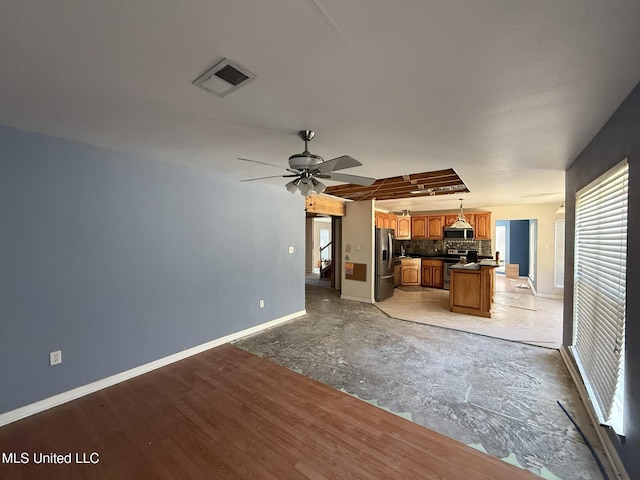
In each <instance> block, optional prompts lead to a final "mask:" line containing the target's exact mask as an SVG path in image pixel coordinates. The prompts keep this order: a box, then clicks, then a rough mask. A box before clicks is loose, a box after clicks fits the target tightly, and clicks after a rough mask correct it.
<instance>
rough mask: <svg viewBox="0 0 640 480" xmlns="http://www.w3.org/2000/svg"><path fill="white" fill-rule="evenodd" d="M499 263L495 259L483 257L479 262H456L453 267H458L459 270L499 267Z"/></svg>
mask: <svg viewBox="0 0 640 480" xmlns="http://www.w3.org/2000/svg"><path fill="white" fill-rule="evenodd" d="M497 266H498V264H497V263H496V262H495V260H493V259H483V260H480V261H479V262H470V263H454V264H453V265H451V268H457V269H459V270H480V267H494V268H495V267H497Z"/></svg>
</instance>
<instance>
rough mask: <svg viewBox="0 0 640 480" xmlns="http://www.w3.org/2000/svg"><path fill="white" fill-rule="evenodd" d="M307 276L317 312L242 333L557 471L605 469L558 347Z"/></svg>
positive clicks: (497, 449)
mask: <svg viewBox="0 0 640 480" xmlns="http://www.w3.org/2000/svg"><path fill="white" fill-rule="evenodd" d="M311 283H313V282H310V283H308V284H307V296H306V308H307V312H308V313H307V315H305V316H303V317H300V318H298V319H296V320H292V321H290V322H288V323H286V324H283V325H280V326H278V327H275V328H273V329H269V330H266V331H264V332H261V333H259V334H256V335H253V336H250V337H246V338H244V339H242V340H240V341H237V342H235V344H236V345H237V346H238V347H241V348H243V349H245V350H248V351H250V352H253V353H255V354H257V355H260V356H262V357H265V358H269V359H271V360H272V361H274V362H276V363H279V364H281V365H283V366H286V367H288V368H290V369H292V370H295V371H298V372H299V373H302V374H304V375H306V376H308V377H311V378H313V379H315V380H318V381H320V382H322V383H325V384H327V385H330V386H332V387H334V388H336V389H341V390H343V391H345V392H347V393H349V394H351V395H354V396H357V397H359V398H361V399H363V400H365V401H368V402H371V403H374V404H376V405H378V406H379V407H381V408H385V409H388V410H390V411H392V412H394V413H396V414H400V415H403V416H405V417H407V418H409V419H410V420H412V421H414V422H416V423H418V424H421V425H423V426H425V427H428V428H431V429H433V430H436V431H438V432H440V433H442V434H444V435H447V436H449V437H451V438H454V439H456V440H458V441H461V442H463V443H466V444H468V445H471V446H474V447H476V448H478V449H480V450H483V451H486V452H487V453H489V454H490V455H493V456H495V457H498V458H501V459H504V460H505V461H508V462H510V463H514V464H516V465H518V466H521V467H522V468H527V469H528V470H530V471H531V472H533V473H535V474H537V475H540V476H542V477H544V478H550V479H557V478H559V479H562V480H570V479H587V480H591V479H594V480H595V479H600V478H602V476H601V474H600V472H599V469H598V467H597V464H596V462H595V461H594V460H593V457H592V456H591V454H590V452H589V449H588V447H587V446H586V444H585V443H584V442H583V440H582V438H581V437H580V435H579V434H578V432H577V431H576V430H575V428H574V426H573V425H572V424H571V422H570V420H569V419H568V418H567V417H566V416H565V414H564V413H563V412H562V410H561V409H560V407H559V406H558V405H557V403H556V401H557V400H559V401H561V402H562V404H563V405H564V406H565V408H567V410H568V411H569V412H570V413H571V414H572V415H573V416H574V418H575V420H576V421H577V422H578V424H579V425H580V426H581V428H582V429H583V431H585V433H586V434H587V435H588V436H589V439H590V441H591V442H592V443H593V444H594V446H595V447H596V450H597V451H598V453H599V454H600V456H601V458H602V459H604V456H603V454H602V451H601V449H600V447H599V445H598V444H597V440H596V438H595V433H594V431H593V427H592V426H591V425H590V422H589V420H588V417H587V414H586V411H585V409H584V407H583V406H582V403H581V401H580V399H579V396H578V392H577V390H576V389H575V387H574V386H573V383H572V380H571V378H570V376H569V373H568V372H567V370H566V368H565V367H564V364H563V362H562V359H561V357H560V354H559V352H558V351H557V350H553V349H549V348H541V347H537V346H533V345H527V344H523V343H517V342H512V341H506V340H500V339H495V338H489V337H486V336H482V335H476V334H472V333H466V332H461V331H455V330H450V329H446V328H439V327H435V326H430V325H424V324H419V323H414V322H409V321H404V320H398V319H394V318H391V317H389V316H388V315H386V314H385V313H384V312H382V311H380V310H379V309H378V308H376V307H375V306H373V305H369V304H365V303H360V302H354V301H349V300H342V299H340V298H339V295H338V293H337V292H336V291H335V290H332V289H330V288H326V287H323V286H319V285H322V284H323V282H322V281H320V282H315V283H316V285H313V284H311Z"/></svg>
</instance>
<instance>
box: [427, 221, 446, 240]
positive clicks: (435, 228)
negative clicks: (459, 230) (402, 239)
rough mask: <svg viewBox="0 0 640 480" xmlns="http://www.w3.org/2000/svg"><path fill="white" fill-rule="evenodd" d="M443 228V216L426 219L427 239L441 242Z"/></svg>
mask: <svg viewBox="0 0 640 480" xmlns="http://www.w3.org/2000/svg"><path fill="white" fill-rule="evenodd" d="M443 228H444V215H436V216H431V215H430V216H428V217H427V238H428V239H429V240H442V230H443Z"/></svg>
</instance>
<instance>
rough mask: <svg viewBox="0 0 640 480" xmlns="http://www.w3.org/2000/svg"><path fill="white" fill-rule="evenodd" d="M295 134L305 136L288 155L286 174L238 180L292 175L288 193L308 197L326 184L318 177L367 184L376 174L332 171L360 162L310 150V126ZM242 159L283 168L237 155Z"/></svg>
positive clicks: (369, 183) (313, 133)
mask: <svg viewBox="0 0 640 480" xmlns="http://www.w3.org/2000/svg"><path fill="white" fill-rule="evenodd" d="M298 136H299V137H300V138H301V139H302V140H304V152H302V153H295V154H293V155H291V156H290V157H289V168H287V171H288V172H290V174H288V175H272V176H269V177H258V178H249V179H246V180H241V181H242V182H252V181H254V180H262V179H265V178H276V177H282V178H293V180H291V181H290V182H289V183H287V185H286V187H287V190H289V191H290V192H291V193H295V192H296V190H300V194H301V195H303V196H305V197H307V196H309V195H311V193H313V192H315V193H322V192H324V189H325V188H327V186H326V185H325V184H324V183H322V182H321V181H320V180H319V179H326V180H336V181H338V182H345V183H355V184H356V185H364V186H367V187H368V186H369V185H371V184H372V183H373V182H375V181H376V179H375V178H369V177H360V176H357V175H347V174H344V173H334V172H335V171H336V170H344V169H345V168H351V167H359V166H360V165H362V163H360V162H359V161H358V160H356V159H355V158H352V157H350V156H348V155H342V156H341V157H336V158H332V159H331V160H327V161H326V162H325V161H324V159H323V158H322V157H321V156H319V155H314V154H313V153H311V152H309V149H308V143H309V141H310V140H311V139H312V138H313V137H314V136H315V132H313V131H311V130H300V131H299V132H298ZM238 160H242V161H244V162H253V163H259V164H261V165H270V166H272V167H277V168H282V167H280V166H279V165H274V164H272V163H266V162H260V161H258V160H251V159H248V158H240V157H238Z"/></svg>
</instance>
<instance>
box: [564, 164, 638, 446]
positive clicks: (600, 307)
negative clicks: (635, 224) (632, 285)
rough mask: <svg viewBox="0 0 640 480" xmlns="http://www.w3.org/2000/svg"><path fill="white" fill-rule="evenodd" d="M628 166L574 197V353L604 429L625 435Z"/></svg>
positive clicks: (615, 169) (623, 165)
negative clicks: (623, 421) (608, 427)
mask: <svg viewBox="0 0 640 480" xmlns="http://www.w3.org/2000/svg"><path fill="white" fill-rule="evenodd" d="M628 176H629V168H628V164H627V162H626V160H625V161H624V162H622V163H621V164H619V165H617V166H616V167H614V168H613V169H611V170H610V171H609V172H607V173H606V174H604V175H603V176H601V177H600V178H598V179H597V180H596V181H595V182H593V183H591V184H590V185H588V186H587V187H585V188H584V189H583V190H581V191H580V192H578V194H577V195H576V235H575V258H574V265H575V278H574V308H573V315H574V344H573V353H574V355H575V357H576V361H577V363H578V368H579V369H580V371H581V374H582V376H583V380H584V381H585V385H586V387H587V391H588V392H589V396H590V400H591V403H592V404H593V406H594V408H595V410H596V413H597V414H598V416H599V417H600V418H599V420H600V422H601V423H602V424H605V425H609V426H611V427H612V428H614V430H615V431H616V432H617V433H618V434H620V435H622V434H623V425H622V419H623V410H624V344H625V316H626V278H627V274H626V266H627V199H628Z"/></svg>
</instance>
